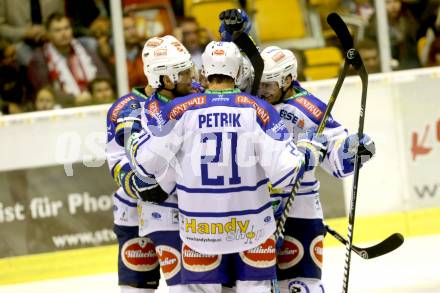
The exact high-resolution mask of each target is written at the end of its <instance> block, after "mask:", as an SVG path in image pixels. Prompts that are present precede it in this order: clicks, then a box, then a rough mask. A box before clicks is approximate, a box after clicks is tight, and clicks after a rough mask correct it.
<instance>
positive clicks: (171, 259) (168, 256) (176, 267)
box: [156, 245, 181, 280]
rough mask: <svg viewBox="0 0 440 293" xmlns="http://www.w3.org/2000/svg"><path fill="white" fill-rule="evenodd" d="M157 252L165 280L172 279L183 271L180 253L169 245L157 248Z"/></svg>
mask: <svg viewBox="0 0 440 293" xmlns="http://www.w3.org/2000/svg"><path fill="white" fill-rule="evenodd" d="M156 252H157V257H158V258H159V263H160V268H161V270H162V273H163V275H164V277H165V279H166V280H169V279H171V278H172V277H174V276H175V275H176V274H177V273H178V272H179V271H180V269H181V264H180V252H179V251H178V250H177V249H175V248H173V247H171V246H168V245H158V246H156Z"/></svg>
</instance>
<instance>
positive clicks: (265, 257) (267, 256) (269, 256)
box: [240, 236, 276, 268]
mask: <svg viewBox="0 0 440 293" xmlns="http://www.w3.org/2000/svg"><path fill="white" fill-rule="evenodd" d="M240 257H241V260H242V261H243V262H244V263H246V264H247V265H249V266H252V267H256V268H269V267H271V266H274V265H275V263H276V255H275V238H274V237H273V236H271V237H270V238H269V239H267V240H266V242H264V243H262V244H260V245H258V246H257V247H254V248H252V249H249V250H246V251H242V252H240Z"/></svg>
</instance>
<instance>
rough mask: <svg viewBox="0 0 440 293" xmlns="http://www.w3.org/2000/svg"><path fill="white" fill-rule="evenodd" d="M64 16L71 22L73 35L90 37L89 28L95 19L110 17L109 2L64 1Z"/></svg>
mask: <svg viewBox="0 0 440 293" xmlns="http://www.w3.org/2000/svg"><path fill="white" fill-rule="evenodd" d="M64 1H65V3H66V16H67V17H69V19H71V20H72V27H73V35H74V36H75V37H76V38H78V37H81V36H88V35H90V31H89V28H90V26H91V24H92V23H93V21H94V20H95V19H96V18H97V17H107V18H109V17H110V1H109V0H64Z"/></svg>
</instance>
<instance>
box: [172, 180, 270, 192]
mask: <svg viewBox="0 0 440 293" xmlns="http://www.w3.org/2000/svg"><path fill="white" fill-rule="evenodd" d="M267 182H269V179H267V178H266V179H263V180H261V181H260V182H258V183H257V185H255V186H240V187H231V188H191V187H186V186H183V185H180V184H176V187H177V189H179V190H183V191H185V192H188V193H232V192H241V191H255V190H257V189H258V188H259V187H260V186H262V185H264V184H266V183H267Z"/></svg>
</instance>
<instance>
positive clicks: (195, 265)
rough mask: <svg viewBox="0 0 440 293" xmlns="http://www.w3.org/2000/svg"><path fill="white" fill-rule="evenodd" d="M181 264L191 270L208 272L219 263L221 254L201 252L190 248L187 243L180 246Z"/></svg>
mask: <svg viewBox="0 0 440 293" xmlns="http://www.w3.org/2000/svg"><path fill="white" fill-rule="evenodd" d="M182 259H183V266H184V268H185V269H187V270H188V271H192V272H208V271H211V270H213V269H215V268H217V267H218V266H219V265H220V261H221V259H222V256H221V255H217V254H213V255H210V254H201V253H198V252H197V251H195V250H192V249H191V248H190V247H189V246H188V245H186V244H183V246H182Z"/></svg>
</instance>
